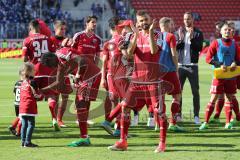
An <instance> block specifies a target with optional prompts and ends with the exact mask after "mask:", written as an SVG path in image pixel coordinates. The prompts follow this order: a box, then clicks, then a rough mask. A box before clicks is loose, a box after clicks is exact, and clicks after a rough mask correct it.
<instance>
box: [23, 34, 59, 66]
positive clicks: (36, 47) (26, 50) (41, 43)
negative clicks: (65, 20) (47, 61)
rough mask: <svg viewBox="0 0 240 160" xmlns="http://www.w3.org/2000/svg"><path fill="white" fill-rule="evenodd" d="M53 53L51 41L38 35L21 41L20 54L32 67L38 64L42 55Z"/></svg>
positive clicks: (32, 35) (53, 47) (53, 48)
mask: <svg viewBox="0 0 240 160" xmlns="http://www.w3.org/2000/svg"><path fill="white" fill-rule="evenodd" d="M54 51H55V46H54V44H53V43H52V41H51V39H50V38H48V37H47V36H45V35H43V34H40V33H36V34H31V35H29V36H28V37H27V38H25V39H24V41H23V48H22V52H23V53H22V54H23V56H27V57H28V59H29V61H30V62H31V63H33V64H34V65H35V64H37V63H38V62H40V60H41V56H42V54H44V53H48V52H54Z"/></svg>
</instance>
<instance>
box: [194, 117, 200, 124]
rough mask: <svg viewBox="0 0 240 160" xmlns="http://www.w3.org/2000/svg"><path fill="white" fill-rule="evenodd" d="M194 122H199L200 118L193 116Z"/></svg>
mask: <svg viewBox="0 0 240 160" xmlns="http://www.w3.org/2000/svg"><path fill="white" fill-rule="evenodd" d="M194 123H195V124H201V122H200V119H199V117H198V116H195V117H194Z"/></svg>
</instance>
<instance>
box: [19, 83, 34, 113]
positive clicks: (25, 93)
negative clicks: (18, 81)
mask: <svg viewBox="0 0 240 160" xmlns="http://www.w3.org/2000/svg"><path fill="white" fill-rule="evenodd" d="M20 92H21V94H20V106H19V114H20V115H29V116H34V115H36V114H37V101H36V99H35V98H34V95H33V92H32V89H31V82H30V81H29V80H25V81H23V82H22V85H21V87H20Z"/></svg>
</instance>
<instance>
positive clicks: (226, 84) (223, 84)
mask: <svg viewBox="0 0 240 160" xmlns="http://www.w3.org/2000/svg"><path fill="white" fill-rule="evenodd" d="M210 93H211V94H223V93H226V94H235V93H237V85H236V79H213V80H212V85H211V89H210Z"/></svg>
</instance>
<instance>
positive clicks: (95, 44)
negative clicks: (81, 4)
mask: <svg viewBox="0 0 240 160" xmlns="http://www.w3.org/2000/svg"><path fill="white" fill-rule="evenodd" d="M96 27H97V17H96V16H88V17H87V18H86V29H85V30H84V31H81V32H77V33H75V35H74V37H73V44H72V47H73V48H74V49H76V50H78V53H79V54H80V55H84V56H88V57H89V58H90V59H91V60H92V61H93V62H95V64H97V62H98V58H99V55H100V49H101V45H102V40H101V38H100V37H99V36H97V35H96V34H95V33H94V32H95V29H96Z"/></svg>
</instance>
